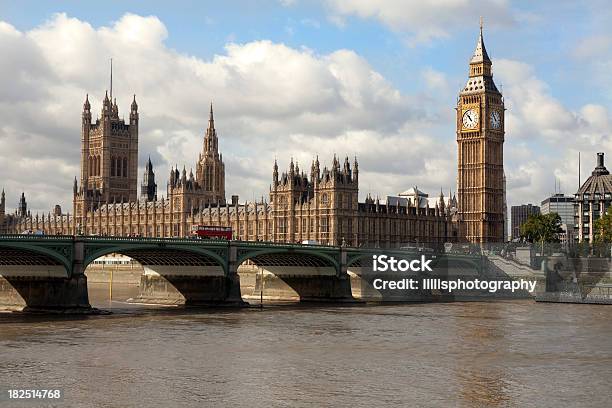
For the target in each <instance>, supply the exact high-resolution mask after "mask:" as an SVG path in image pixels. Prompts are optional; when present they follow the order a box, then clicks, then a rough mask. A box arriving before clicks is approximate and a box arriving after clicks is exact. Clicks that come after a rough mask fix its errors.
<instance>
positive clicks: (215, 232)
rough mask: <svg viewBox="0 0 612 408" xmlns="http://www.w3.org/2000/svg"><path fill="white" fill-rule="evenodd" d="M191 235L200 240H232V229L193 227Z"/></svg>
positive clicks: (205, 226)
mask: <svg viewBox="0 0 612 408" xmlns="http://www.w3.org/2000/svg"><path fill="white" fill-rule="evenodd" d="M191 234H192V235H193V236H194V237H197V238H200V239H227V240H231V239H232V227H215V226H210V225H194V226H193V227H191Z"/></svg>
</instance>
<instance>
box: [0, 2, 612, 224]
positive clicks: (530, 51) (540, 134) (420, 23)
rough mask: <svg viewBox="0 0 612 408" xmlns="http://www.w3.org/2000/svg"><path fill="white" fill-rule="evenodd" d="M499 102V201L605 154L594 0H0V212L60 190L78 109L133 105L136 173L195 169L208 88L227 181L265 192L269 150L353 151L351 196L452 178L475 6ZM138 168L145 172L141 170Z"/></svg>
mask: <svg viewBox="0 0 612 408" xmlns="http://www.w3.org/2000/svg"><path fill="white" fill-rule="evenodd" d="M481 16H482V17H483V19H484V38H485V44H486V47H487V51H488V53H489V56H490V57H491V59H492V60H493V76H494V80H495V82H496V84H497V85H498V88H499V89H501V90H502V92H503V95H504V100H505V107H506V109H507V110H506V122H505V130H506V135H505V136H506V138H505V140H506V141H505V146H504V156H505V157H504V165H505V173H506V178H507V198H508V206H511V205H517V204H523V203H533V204H539V203H540V202H541V201H542V200H543V199H544V198H546V197H547V196H549V195H550V194H551V193H553V192H555V189H557V190H558V189H559V187H556V188H555V184H557V185H560V189H561V191H562V192H564V193H566V194H573V193H575V191H576V190H577V187H578V183H579V180H578V178H579V177H578V173H579V172H578V155H579V152H580V155H581V163H582V166H581V180H582V181H584V180H585V179H586V177H588V176H589V175H590V172H591V171H592V169H593V168H594V167H595V153H596V152H599V151H603V152H606V153H608V152H610V153H612V149H611V147H612V112H611V105H612V76H611V75H610V74H609V73H610V72H611V71H612V26H611V25H610V24H609V21H612V8H611V7H609V6H608V4H607V2H606V1H603V0H601V1H600V0H594V1H589V2H586V1H585V2H577V1H564V0H557V1H538V2H531V1H512V2H510V1H505V0H490V1H484V0H473V1H468V0H435V1H434V0H432V1H422V0H421V1H418V0H378V1H375V2H374V1H369V0H320V1H315V0H260V1H233V0H228V1H225V2H217V1H180V0H177V1H174V2H162V1H130V2H124V1H111V0H107V1H104V2H77V1H54V2H47V1H40V2H36V1H27V0H26V1H20V2H6V1H0V56H1V57H0V163H2V165H0V188H4V189H5V191H6V195H7V212H12V211H13V210H14V208H16V206H17V201H18V198H19V196H20V195H21V192H22V191H23V192H25V194H26V198H27V200H28V204H29V208H30V209H31V210H32V211H34V212H37V211H40V212H45V213H46V212H48V211H50V210H51V209H52V208H53V206H54V205H55V204H60V205H62V207H63V208H64V209H65V210H70V209H71V207H72V205H71V201H72V182H73V179H74V177H75V176H76V175H78V174H79V171H80V170H79V157H80V126H81V117H80V116H81V111H82V106H83V102H84V99H85V95H86V94H89V100H90V102H91V104H92V112H93V114H94V117H95V116H96V114H99V112H100V109H101V105H102V99H103V97H104V92H105V91H106V90H107V89H108V88H109V60H110V58H113V67H114V71H113V95H114V96H116V97H117V103H118V105H119V114H120V116H123V115H126V117H127V116H128V114H129V105H130V102H131V99H132V95H133V94H136V99H137V101H138V105H139V113H140V124H139V131H140V137H139V165H140V170H139V175H140V178H141V177H142V173H143V169H144V165H145V163H146V160H147V158H148V157H149V156H150V157H151V160H152V162H153V165H154V169H155V173H156V181H157V183H158V193H159V194H160V195H162V194H163V195H165V192H166V182H167V179H168V175H169V171H170V166H174V165H178V166H179V168H182V167H183V166H185V167H186V169H187V171H189V170H190V168H194V169H195V162H196V159H197V155H198V152H199V151H200V150H201V148H202V139H203V135H204V131H205V128H206V126H207V119H208V109H209V104H210V103H211V102H213V104H214V110H215V125H216V129H217V133H218V136H219V147H220V150H221V152H222V154H223V158H224V161H225V169H226V194H227V195H228V197H229V196H230V195H232V194H238V195H239V196H240V198H241V201H244V200H253V199H261V197H262V196H263V197H266V198H267V196H268V191H269V184H270V182H271V179H272V166H273V163H274V160H275V158H276V159H277V160H278V163H279V167H280V168H281V169H286V168H288V166H289V161H290V159H291V158H293V159H294V160H295V161H297V162H298V163H299V165H300V167H301V168H302V169H304V170H307V169H310V164H311V161H312V160H313V158H314V157H316V156H317V155H318V156H319V159H320V161H321V162H322V165H328V166H329V165H330V164H331V161H332V159H333V155H334V154H337V155H338V156H339V157H341V158H344V157H345V156H348V157H350V158H351V160H352V158H353V157H354V156H357V158H358V160H359V170H360V180H359V181H360V196H361V198H362V199H363V197H364V196H365V195H366V194H368V193H370V194H372V195H374V196H376V195H378V196H380V197H381V198H384V197H385V196H387V195H394V194H397V193H399V192H401V191H404V190H407V189H408V188H410V187H412V186H415V185H416V186H418V187H419V189H420V190H423V191H425V192H427V193H429V194H430V195H434V196H437V195H438V194H439V192H440V189H442V190H443V191H444V193H445V194H448V192H449V191H453V192H454V191H455V189H456V177H457V162H456V160H457V146H456V135H455V106H456V101H457V95H458V92H459V90H460V89H461V88H462V87H463V86H464V84H465V82H466V81H467V75H468V62H469V60H470V58H471V55H472V53H473V51H474V48H475V45H476V40H477V37H478V30H479V19H480V17H481ZM139 181H140V179H139Z"/></svg>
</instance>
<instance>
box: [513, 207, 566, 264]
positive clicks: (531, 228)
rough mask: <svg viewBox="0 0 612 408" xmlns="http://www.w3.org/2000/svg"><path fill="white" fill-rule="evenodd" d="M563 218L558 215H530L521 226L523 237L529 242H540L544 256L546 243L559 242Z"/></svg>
mask: <svg viewBox="0 0 612 408" xmlns="http://www.w3.org/2000/svg"><path fill="white" fill-rule="evenodd" d="M561 232H562V229H561V217H560V216H559V214H557V213H549V214H545V215H542V214H535V215H530V216H529V218H527V221H525V222H524V223H523V225H521V237H522V238H523V239H525V240H527V241H529V242H534V243H535V242H539V243H540V244H541V245H542V255H544V242H559V233H561Z"/></svg>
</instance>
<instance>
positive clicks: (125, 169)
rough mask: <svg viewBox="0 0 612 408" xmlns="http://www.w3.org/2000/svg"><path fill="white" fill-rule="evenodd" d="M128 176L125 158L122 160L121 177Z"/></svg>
mask: <svg viewBox="0 0 612 408" xmlns="http://www.w3.org/2000/svg"><path fill="white" fill-rule="evenodd" d="M127 176H128V167H127V157H124V158H123V177H127Z"/></svg>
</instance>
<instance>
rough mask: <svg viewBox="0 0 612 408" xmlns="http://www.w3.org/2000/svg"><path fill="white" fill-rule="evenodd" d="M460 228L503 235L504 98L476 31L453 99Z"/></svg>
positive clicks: (484, 239)
mask: <svg viewBox="0 0 612 408" xmlns="http://www.w3.org/2000/svg"><path fill="white" fill-rule="evenodd" d="M457 147H458V177H457V183H458V186H457V192H458V199H459V201H458V203H457V204H458V207H459V222H460V234H461V236H462V237H464V238H465V239H466V240H467V241H468V242H472V243H478V244H485V243H489V242H503V240H504V235H505V233H504V231H503V226H504V187H503V178H504V101H503V97H502V95H501V93H500V92H499V91H498V90H497V87H496V86H495V83H494V82H493V74H492V73H491V60H490V59H489V56H488V55H487V50H486V48H485V45H484V41H483V38H482V20H481V23H480V35H479V37H478V42H477V43H476V50H475V51H474V56H473V57H472V59H471V61H470V74H469V78H468V81H467V84H466V85H465V87H464V88H463V90H462V91H461V92H460V93H459V98H458V101H457Z"/></svg>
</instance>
